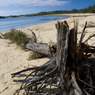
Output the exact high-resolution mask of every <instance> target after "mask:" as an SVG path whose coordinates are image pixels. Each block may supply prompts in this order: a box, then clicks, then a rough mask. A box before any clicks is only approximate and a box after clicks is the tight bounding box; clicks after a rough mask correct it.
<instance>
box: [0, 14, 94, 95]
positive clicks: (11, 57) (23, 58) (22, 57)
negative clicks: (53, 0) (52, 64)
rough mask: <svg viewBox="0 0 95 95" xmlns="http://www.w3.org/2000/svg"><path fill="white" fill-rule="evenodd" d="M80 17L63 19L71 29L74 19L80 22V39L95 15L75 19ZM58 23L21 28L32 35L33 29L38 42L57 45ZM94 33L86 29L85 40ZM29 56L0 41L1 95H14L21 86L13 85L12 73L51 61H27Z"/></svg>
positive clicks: (43, 59) (16, 47)
mask: <svg viewBox="0 0 95 95" xmlns="http://www.w3.org/2000/svg"><path fill="white" fill-rule="evenodd" d="M78 15H79V14H78ZM78 15H77V14H75V15H73V14H72V15H70V17H69V18H66V19H62V20H61V21H64V20H66V21H67V22H68V24H69V27H70V29H71V28H73V26H74V21H73V20H74V19H77V20H79V27H78V32H79V35H78V38H79V37H80V33H81V31H82V29H83V26H84V24H85V22H86V21H93V20H94V19H95V15H94V14H93V16H92V15H91V16H87V17H82V15H83V14H81V17H73V16H78ZM56 22H57V21H52V22H48V23H44V24H39V25H34V26H28V27H25V28H20V30H21V31H23V32H25V33H27V34H28V35H30V34H31V32H30V31H29V30H28V29H32V30H33V31H34V32H35V34H36V36H37V38H38V42H45V43H48V42H51V41H52V42H54V43H56V35H57V31H56V28H55V24H56ZM94 31H95V28H88V29H86V32H87V34H86V36H85V39H86V38H87V37H88V36H89V35H90V33H92V32H94ZM94 41H95V39H92V40H90V41H89V44H92V43H93V42H94ZM28 56H29V52H27V51H24V50H21V48H20V47H18V46H17V45H16V44H12V43H11V42H10V41H9V40H4V39H0V95H13V93H14V92H15V90H16V89H17V88H18V87H19V86H20V85H17V84H16V85H15V83H13V81H12V80H13V79H12V78H11V73H14V72H16V71H19V70H22V69H23V68H24V66H25V67H29V66H32V65H36V66H38V65H41V64H43V63H45V62H47V61H48V60H49V59H48V58H42V59H37V60H31V61H28V60H27V59H28Z"/></svg>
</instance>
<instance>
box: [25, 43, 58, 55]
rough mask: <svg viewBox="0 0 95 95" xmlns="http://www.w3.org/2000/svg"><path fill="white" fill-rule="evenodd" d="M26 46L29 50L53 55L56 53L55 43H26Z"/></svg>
mask: <svg viewBox="0 0 95 95" xmlns="http://www.w3.org/2000/svg"><path fill="white" fill-rule="evenodd" d="M26 48H27V49H29V50H33V51H36V52H38V53H42V54H45V55H51V56H54V55H55V53H56V45H54V44H46V43H28V44H27V45H26Z"/></svg>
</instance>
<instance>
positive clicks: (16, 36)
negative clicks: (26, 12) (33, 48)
mask: <svg viewBox="0 0 95 95" xmlns="http://www.w3.org/2000/svg"><path fill="white" fill-rule="evenodd" d="M4 37H5V38H6V39H10V40H11V41H12V42H15V43H16V44H17V45H19V46H22V47H23V48H25V45H26V44H27V43H28V41H29V40H28V37H27V35H26V34H25V33H24V32H22V31H20V30H16V29H11V30H10V32H6V33H5V34H4Z"/></svg>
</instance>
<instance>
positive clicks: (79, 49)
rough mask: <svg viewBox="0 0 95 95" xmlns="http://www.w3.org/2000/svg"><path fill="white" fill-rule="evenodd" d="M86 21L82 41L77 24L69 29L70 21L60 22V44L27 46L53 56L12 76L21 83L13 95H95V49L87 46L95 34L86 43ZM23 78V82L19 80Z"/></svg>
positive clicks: (58, 39) (58, 41) (30, 44)
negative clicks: (78, 37) (21, 94)
mask: <svg viewBox="0 0 95 95" xmlns="http://www.w3.org/2000/svg"><path fill="white" fill-rule="evenodd" d="M86 25H87V22H86V23H85V25H84V28H83V31H82V33H81V37H80V40H79V42H78V41H77V34H78V21H74V28H72V29H71V30H69V25H68V23H67V21H64V22H59V21H58V22H57V24H56V29H57V44H56V45H50V44H45V43H28V44H27V45H26V47H27V48H28V49H30V50H34V51H37V52H39V53H44V54H46V55H52V56H51V59H50V60H49V61H48V62H46V63H45V64H43V65H41V66H35V67H30V68H27V69H23V70H21V71H19V72H16V73H13V74H12V78H14V77H15V78H16V77H18V79H14V80H13V81H14V82H17V83H21V86H20V88H19V89H17V90H16V92H15V93H14V95H20V92H21V91H23V95H95V58H94V57H92V55H93V54H95V47H94V46H90V45H88V44H86V42H87V41H88V40H89V39H90V38H92V37H94V35H95V34H92V36H90V37H88V38H87V39H86V40H85V41H83V38H84V36H85V35H86V34H85V29H86V28H87V27H86ZM20 78H21V79H20Z"/></svg>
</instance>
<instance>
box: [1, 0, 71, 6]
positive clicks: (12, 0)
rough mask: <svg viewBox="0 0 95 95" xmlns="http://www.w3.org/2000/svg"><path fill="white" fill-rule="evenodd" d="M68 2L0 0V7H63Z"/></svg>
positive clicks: (54, 0)
mask: <svg viewBox="0 0 95 95" xmlns="http://www.w3.org/2000/svg"><path fill="white" fill-rule="evenodd" d="M69 2H70V1H62V0H61V1H59V0H2V1H1V2H0V6H3V7H4V6H11V5H26V6H47V5H51V6H52V5H64V4H66V3H69Z"/></svg>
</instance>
